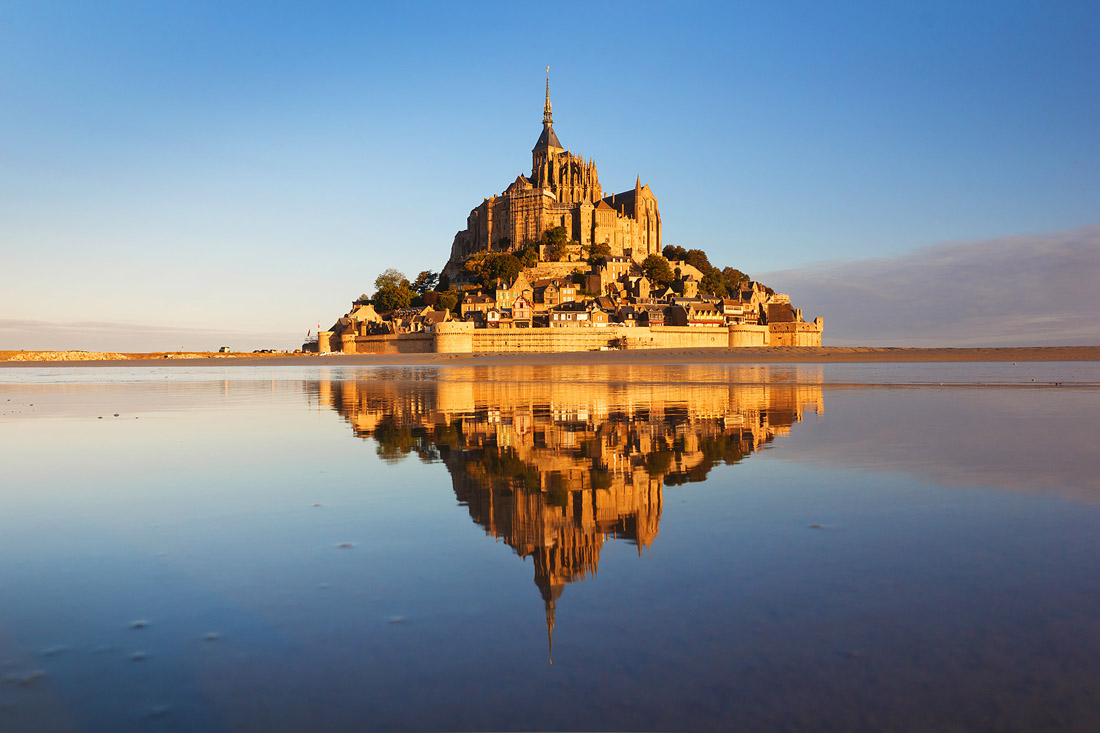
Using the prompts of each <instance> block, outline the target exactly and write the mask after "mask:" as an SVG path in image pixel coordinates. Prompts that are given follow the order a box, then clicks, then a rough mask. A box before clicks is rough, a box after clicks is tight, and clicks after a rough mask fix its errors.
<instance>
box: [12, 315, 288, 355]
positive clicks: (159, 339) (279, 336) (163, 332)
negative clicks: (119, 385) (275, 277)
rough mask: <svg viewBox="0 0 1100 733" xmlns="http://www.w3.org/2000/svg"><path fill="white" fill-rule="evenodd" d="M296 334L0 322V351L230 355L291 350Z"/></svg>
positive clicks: (90, 323)
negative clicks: (224, 348)
mask: <svg viewBox="0 0 1100 733" xmlns="http://www.w3.org/2000/svg"><path fill="white" fill-rule="evenodd" d="M301 342H302V334H294V333H286V332H282V331H240V330H233V329H204V328H189V327H184V326H162V325H153V324H147V323H117V322H111V321H64V322H57V321H37V320H20V319H0V348H2V349H5V350H24V351H63V350H81V351H122V352H135V351H175V350H177V349H183V350H185V351H215V350H217V349H218V348H219V347H221V346H229V347H230V348H232V349H234V350H236V351H251V350H253V349H295V348H299V347H300V346H301Z"/></svg>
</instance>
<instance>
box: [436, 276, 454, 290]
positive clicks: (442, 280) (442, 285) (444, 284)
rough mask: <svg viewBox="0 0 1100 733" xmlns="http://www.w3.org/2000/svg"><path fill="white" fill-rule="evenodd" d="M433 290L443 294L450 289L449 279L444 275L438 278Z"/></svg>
mask: <svg viewBox="0 0 1100 733" xmlns="http://www.w3.org/2000/svg"><path fill="white" fill-rule="evenodd" d="M435 289H436V290H438V291H439V292H441V293H445V292H447V291H448V290H450V289H451V278H449V277H447V276H446V275H440V276H439V284H438V285H436V286H435Z"/></svg>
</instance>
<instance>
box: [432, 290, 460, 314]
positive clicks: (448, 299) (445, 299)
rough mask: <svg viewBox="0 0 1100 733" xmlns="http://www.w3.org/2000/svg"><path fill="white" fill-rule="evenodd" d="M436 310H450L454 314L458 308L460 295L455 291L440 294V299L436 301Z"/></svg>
mask: <svg viewBox="0 0 1100 733" xmlns="http://www.w3.org/2000/svg"><path fill="white" fill-rule="evenodd" d="M435 308H436V310H448V311H451V312H452V313H454V312H455V310H456V309H457V308H458V293H456V292H454V291H453V290H448V291H447V292H445V293H440V294H439V298H438V299H437V300H436V301H435Z"/></svg>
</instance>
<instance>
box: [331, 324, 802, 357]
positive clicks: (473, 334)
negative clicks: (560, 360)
mask: <svg viewBox="0 0 1100 733" xmlns="http://www.w3.org/2000/svg"><path fill="white" fill-rule="evenodd" d="M821 331H822V323H821V319H820V318H819V319H817V320H816V321H814V322H813V323H773V324H771V325H770V326H751V325H737V326H730V327H728V328H727V327H725V326H720V327H715V326H652V327H650V328H637V327H624V326H608V327H606V328H595V327H583V326H565V327H561V328H500V329H498V328H474V327H473V324H472V323H466V322H463V321H458V322H450V323H440V324H438V325H436V327H435V332H434V333H431V334H429V333H410V334H400V335H386V336H351V335H348V336H345V337H344V338H342V339H341V344H340V346H341V347H342V349H341V350H342V351H343V352H344V353H345V354H424V353H431V352H437V353H440V354H469V353H507V352H563V351H597V350H600V349H604V348H625V349H701V348H730V347H732V348H737V347H752V346H821ZM327 342H328V339H327V338H326V339H321V340H320V345H321V347H322V353H325V351H326V350H325V349H324V346H325V345H326V344H327Z"/></svg>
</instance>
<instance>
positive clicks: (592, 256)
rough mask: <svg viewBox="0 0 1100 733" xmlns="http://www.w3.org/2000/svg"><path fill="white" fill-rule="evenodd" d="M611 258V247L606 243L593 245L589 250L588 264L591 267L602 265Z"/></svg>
mask: <svg viewBox="0 0 1100 733" xmlns="http://www.w3.org/2000/svg"><path fill="white" fill-rule="evenodd" d="M610 256H611V246H610V245H608V244H607V243H606V242H600V243H599V244H593V245H592V246H591V247H589V248H588V263H589V264H591V265H602V264H603V263H604V262H606V261H607V258H608V257H610Z"/></svg>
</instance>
